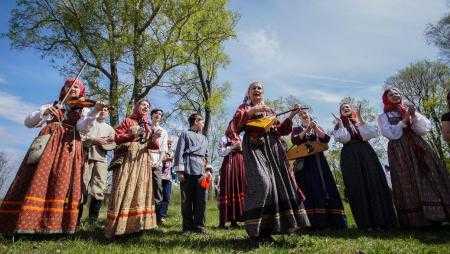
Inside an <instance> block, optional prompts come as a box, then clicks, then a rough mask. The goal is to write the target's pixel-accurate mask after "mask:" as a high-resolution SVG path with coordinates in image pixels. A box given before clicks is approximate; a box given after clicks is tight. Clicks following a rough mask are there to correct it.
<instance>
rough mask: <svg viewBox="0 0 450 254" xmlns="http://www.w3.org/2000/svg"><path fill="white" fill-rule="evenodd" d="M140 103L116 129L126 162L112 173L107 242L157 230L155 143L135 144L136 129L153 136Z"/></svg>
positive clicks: (147, 141)
mask: <svg viewBox="0 0 450 254" xmlns="http://www.w3.org/2000/svg"><path fill="white" fill-rule="evenodd" d="M141 102H142V100H141V101H140V102H138V103H137V104H136V105H135V107H134V110H133V111H134V112H133V114H132V115H131V116H129V117H127V118H125V119H124V120H123V121H122V123H121V124H120V125H119V126H118V127H117V128H116V137H115V141H116V143H117V144H118V145H121V144H122V145H123V146H122V149H123V150H122V151H116V152H118V153H124V154H123V156H124V157H123V162H122V164H121V165H120V167H118V168H117V169H115V170H114V172H113V182H112V189H111V197H110V200H109V206H108V213H107V220H106V227H105V235H106V237H108V238H111V237H114V236H117V235H123V234H130V233H136V232H139V231H143V230H148V229H152V228H155V227H156V226H157V225H156V213H155V202H154V197H153V188H152V185H153V184H152V165H153V162H152V159H151V156H150V151H149V149H150V148H153V147H155V146H157V144H155V143H154V142H153V139H150V140H144V141H142V142H141V140H136V138H135V136H134V135H133V134H132V131H133V129H135V128H141V130H142V131H143V132H144V136H145V135H147V134H150V133H151V129H150V124H149V121H148V116H147V115H144V114H141V113H140V111H139V108H138V107H139V104H140V103H141Z"/></svg>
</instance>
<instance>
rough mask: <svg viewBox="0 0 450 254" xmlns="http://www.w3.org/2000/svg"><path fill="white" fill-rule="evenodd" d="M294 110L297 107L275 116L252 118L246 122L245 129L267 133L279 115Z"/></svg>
mask: <svg viewBox="0 0 450 254" xmlns="http://www.w3.org/2000/svg"><path fill="white" fill-rule="evenodd" d="M300 109H301V110H305V109H309V108H308V107H301V108H300ZM294 110H295V109H290V110H288V111H285V112H282V113H279V114H276V115H275V116H264V117H259V118H255V119H251V120H249V121H248V122H247V123H246V124H245V129H246V130H249V131H251V132H253V133H261V134H263V133H267V132H269V130H270V128H272V126H273V125H274V124H275V123H276V122H277V117H278V116H281V115H284V114H286V113H289V112H291V111H294Z"/></svg>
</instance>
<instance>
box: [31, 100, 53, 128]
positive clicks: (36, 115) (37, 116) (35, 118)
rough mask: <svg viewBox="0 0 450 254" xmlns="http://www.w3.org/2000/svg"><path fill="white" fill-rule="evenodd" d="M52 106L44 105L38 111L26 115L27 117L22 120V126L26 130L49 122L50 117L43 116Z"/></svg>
mask: <svg viewBox="0 0 450 254" xmlns="http://www.w3.org/2000/svg"><path fill="white" fill-rule="evenodd" d="M51 106H52V104H45V105H42V106H41V108H40V109H39V110H36V111H34V112H32V113H30V114H28V115H27V117H26V118H25V120H24V124H25V126H26V127H28V128H34V127H39V125H40V124H41V123H43V122H44V121H50V120H52V118H53V116H52V115H44V112H45V111H46V110H47V109H48V108H50V107H51Z"/></svg>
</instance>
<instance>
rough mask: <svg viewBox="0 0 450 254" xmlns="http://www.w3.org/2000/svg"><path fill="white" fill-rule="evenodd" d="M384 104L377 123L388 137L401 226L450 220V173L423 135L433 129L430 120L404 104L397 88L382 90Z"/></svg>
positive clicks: (422, 224)
mask: <svg viewBox="0 0 450 254" xmlns="http://www.w3.org/2000/svg"><path fill="white" fill-rule="evenodd" d="M383 104H384V113H382V114H380V115H379V117H378V125H379V128H380V130H381V134H383V136H385V137H386V138H388V139H389V143H388V159H389V165H390V167H391V179H392V190H393V196H394V203H395V207H396V209H397V216H398V219H399V222H400V225H401V226H403V227H422V226H429V225H433V224H440V223H441V222H445V221H450V179H449V174H448V172H447V170H446V168H445V166H444V165H443V163H442V162H441V161H440V160H439V158H438V156H437V154H436V153H435V152H434V151H433V150H432V148H431V147H430V145H428V143H427V142H426V141H425V140H424V139H423V138H422V137H421V136H423V135H425V134H426V133H427V132H428V131H429V130H430V129H431V123H430V121H429V120H428V119H427V118H426V117H425V116H423V115H421V114H420V113H418V112H416V110H415V109H414V107H413V106H406V105H405V104H403V100H402V96H401V95H400V93H399V92H398V91H397V90H396V89H387V90H386V91H385V92H384V93H383Z"/></svg>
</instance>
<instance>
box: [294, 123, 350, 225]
mask: <svg viewBox="0 0 450 254" xmlns="http://www.w3.org/2000/svg"><path fill="white" fill-rule="evenodd" d="M306 128H307V127H304V126H298V127H294V128H293V130H292V135H291V141H292V143H293V144H295V145H302V144H304V143H306V142H314V141H317V142H321V143H328V142H329V141H330V136H328V135H327V134H326V133H324V132H322V133H320V134H316V133H315V131H314V130H311V131H309V132H308V133H306V134H305V135H304V136H303V137H300V133H302V132H303V130H304V129H306ZM294 172H295V179H296V181H297V184H298V185H299V186H300V188H302V190H303V193H304V194H305V196H306V200H305V202H304V204H305V209H306V213H307V214H308V218H309V221H310V222H311V227H312V228H313V229H325V228H331V229H345V228H346V227H347V222H346V217H345V213H344V206H343V205H342V200H341V197H340V196H339V192H338V189H337V187H336V182H335V181H334V178H333V174H332V173H331V170H330V167H329V165H328V162H327V159H326V158H325V155H324V154H323V152H318V153H315V154H312V155H308V156H306V157H303V158H300V159H297V160H296V161H295V163H294Z"/></svg>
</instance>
